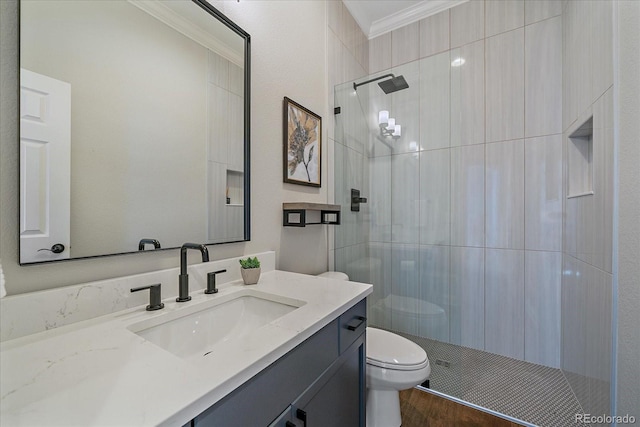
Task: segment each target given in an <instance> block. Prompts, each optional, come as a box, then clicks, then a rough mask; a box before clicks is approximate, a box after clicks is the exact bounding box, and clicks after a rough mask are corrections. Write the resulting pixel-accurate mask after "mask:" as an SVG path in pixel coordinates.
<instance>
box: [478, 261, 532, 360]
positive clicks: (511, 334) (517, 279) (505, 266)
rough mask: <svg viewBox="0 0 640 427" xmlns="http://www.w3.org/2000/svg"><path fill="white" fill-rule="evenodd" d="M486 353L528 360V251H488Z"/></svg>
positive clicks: (485, 281) (486, 270)
mask: <svg viewBox="0 0 640 427" xmlns="http://www.w3.org/2000/svg"><path fill="white" fill-rule="evenodd" d="M485 256H486V261H485V275H484V283H485V323H484V324H485V350H486V351H489V352H491V353H497V354H501V355H503V356H508V357H513V358H516V359H520V360H522V359H524V251H512V250H503V249H486V252H485Z"/></svg>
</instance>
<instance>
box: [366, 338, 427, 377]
mask: <svg viewBox="0 0 640 427" xmlns="http://www.w3.org/2000/svg"><path fill="white" fill-rule="evenodd" d="M367 363H368V364H370V365H373V366H379V367H381V368H387V369H396V370H399V371H413V370H417V369H422V368H424V367H425V366H427V365H428V364H429V359H428V358H427V353H426V352H425V351H424V350H423V349H422V347H420V346H419V345H418V344H416V343H414V342H412V341H409V340H408V339H406V338H404V337H401V336H400V335H397V334H394V333H391V332H387V331H383V330H382V329H376V328H367Z"/></svg>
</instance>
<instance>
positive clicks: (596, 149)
mask: <svg viewBox="0 0 640 427" xmlns="http://www.w3.org/2000/svg"><path fill="white" fill-rule="evenodd" d="M613 145H614V144H613V89H609V90H608V91H607V92H606V93H605V94H604V95H603V96H602V97H600V98H599V99H598V100H597V101H596V103H595V104H594V106H593V192H594V196H593V197H594V200H593V208H594V212H593V215H594V229H593V234H594V236H593V240H594V244H593V245H592V247H593V250H594V254H593V264H594V265H595V266H596V267H598V268H601V269H603V270H605V271H608V272H612V255H613V249H612V248H613V192H614V184H613V178H614V164H613Z"/></svg>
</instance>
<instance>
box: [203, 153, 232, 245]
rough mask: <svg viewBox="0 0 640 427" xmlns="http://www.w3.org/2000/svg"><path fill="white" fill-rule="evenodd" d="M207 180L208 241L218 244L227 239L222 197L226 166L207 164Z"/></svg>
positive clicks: (225, 182) (224, 186) (225, 216)
mask: <svg viewBox="0 0 640 427" xmlns="http://www.w3.org/2000/svg"><path fill="white" fill-rule="evenodd" d="M207 175H208V176H207V179H208V188H209V192H208V195H207V198H208V203H207V205H208V207H209V214H208V215H207V218H208V219H209V222H208V227H209V228H208V240H209V241H211V242H220V241H223V240H225V239H226V238H227V237H229V230H227V210H226V209H225V208H226V204H225V203H224V199H222V197H221V196H222V195H223V194H225V190H226V186H227V166H226V165H225V164H223V163H218V162H211V161H209V162H207Z"/></svg>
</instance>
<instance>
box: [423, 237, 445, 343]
mask: <svg viewBox="0 0 640 427" xmlns="http://www.w3.org/2000/svg"><path fill="white" fill-rule="evenodd" d="M419 280H420V282H419V288H420V295H419V299H420V305H422V307H420V309H419V313H420V322H419V325H418V335H419V336H421V337H426V338H430V339H434V340H438V341H443V342H449V246H420V279H419Z"/></svg>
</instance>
